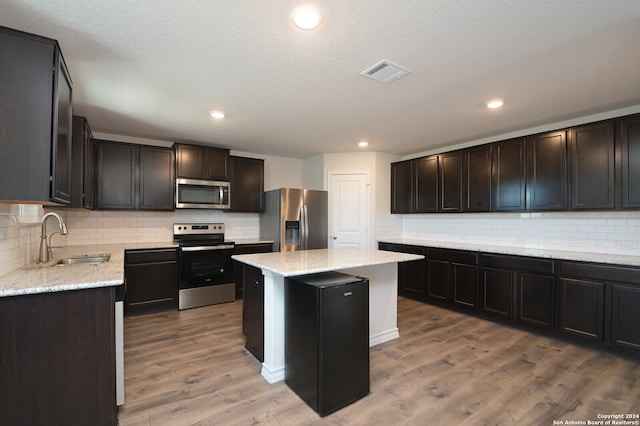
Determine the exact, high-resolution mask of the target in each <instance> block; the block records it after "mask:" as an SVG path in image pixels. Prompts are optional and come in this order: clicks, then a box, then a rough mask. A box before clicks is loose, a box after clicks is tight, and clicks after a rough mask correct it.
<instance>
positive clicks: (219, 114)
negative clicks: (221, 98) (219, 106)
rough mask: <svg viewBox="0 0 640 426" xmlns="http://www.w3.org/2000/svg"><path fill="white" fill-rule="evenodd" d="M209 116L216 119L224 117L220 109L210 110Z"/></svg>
mask: <svg viewBox="0 0 640 426" xmlns="http://www.w3.org/2000/svg"><path fill="white" fill-rule="evenodd" d="M211 117H213V118H217V119H218V120H219V119H221V118H224V112H222V111H211Z"/></svg>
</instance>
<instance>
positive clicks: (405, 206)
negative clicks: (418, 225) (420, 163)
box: [391, 160, 414, 213]
mask: <svg viewBox="0 0 640 426" xmlns="http://www.w3.org/2000/svg"><path fill="white" fill-rule="evenodd" d="M412 167H413V162H412V161H411V160H407V161H401V162H398V163H392V164H391V213H411V212H412V211H413V190H414V188H413V179H412V176H413V175H412V171H411V170H412Z"/></svg>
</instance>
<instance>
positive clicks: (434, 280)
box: [427, 248, 478, 309]
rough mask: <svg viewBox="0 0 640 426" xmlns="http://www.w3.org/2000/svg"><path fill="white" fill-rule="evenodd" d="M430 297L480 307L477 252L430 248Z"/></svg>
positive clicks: (428, 280)
mask: <svg viewBox="0 0 640 426" xmlns="http://www.w3.org/2000/svg"><path fill="white" fill-rule="evenodd" d="M427 265H428V277H427V278H428V279H427V299H429V300H431V301H434V302H439V303H446V304H451V305H454V306H457V307H460V308H467V309H468V308H471V309H476V308H477V306H478V303H477V301H478V253H475V252H469V251H462V250H449V249H437V248H429V249H427Z"/></svg>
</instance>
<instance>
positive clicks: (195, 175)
mask: <svg viewBox="0 0 640 426" xmlns="http://www.w3.org/2000/svg"><path fill="white" fill-rule="evenodd" d="M176 175H177V177H179V178H184V179H201V180H222V181H228V180H229V150H228V149H223V148H214V147H209V146H203V145H187V144H176Z"/></svg>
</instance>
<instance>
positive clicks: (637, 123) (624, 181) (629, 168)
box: [618, 114, 640, 209]
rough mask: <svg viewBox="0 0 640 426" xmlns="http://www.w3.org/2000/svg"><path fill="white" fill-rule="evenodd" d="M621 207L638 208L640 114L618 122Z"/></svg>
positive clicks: (639, 193)
mask: <svg viewBox="0 0 640 426" xmlns="http://www.w3.org/2000/svg"><path fill="white" fill-rule="evenodd" d="M618 123H619V131H618V134H619V146H620V151H621V167H620V176H621V185H620V186H621V192H622V197H621V201H622V203H621V204H622V205H621V206H622V207H623V208H631V209H637V208H640V114H637V115H632V116H629V117H624V118H622V119H621V120H619V122H618Z"/></svg>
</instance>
